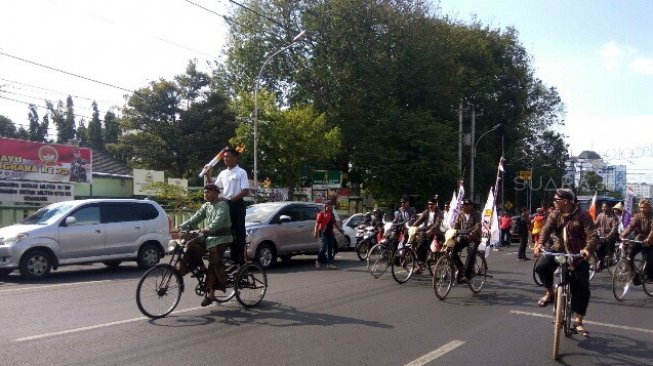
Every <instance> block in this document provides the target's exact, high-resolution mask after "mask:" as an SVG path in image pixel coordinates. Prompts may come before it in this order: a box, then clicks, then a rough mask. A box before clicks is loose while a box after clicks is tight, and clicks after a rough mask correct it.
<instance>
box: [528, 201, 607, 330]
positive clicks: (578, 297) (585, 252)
mask: <svg viewBox="0 0 653 366" xmlns="http://www.w3.org/2000/svg"><path fill="white" fill-rule="evenodd" d="M553 205H554V206H555V209H554V210H553V212H551V213H550V214H549V215H548V216H547V219H546V222H545V223H544V227H542V231H541V232H540V239H539V241H538V242H537V244H536V245H535V247H534V248H533V251H534V255H535V256H536V257H537V256H539V255H540V252H541V250H542V248H543V247H544V243H547V241H548V240H549V239H551V238H552V239H553V244H552V245H551V249H550V250H551V251H553V252H558V253H563V252H565V253H568V254H579V253H580V254H582V256H583V257H582V258H578V259H575V260H574V261H573V263H572V269H573V270H572V273H571V279H570V290H571V309H572V310H573V312H574V313H575V315H576V322H575V325H574V327H575V328H576V331H577V332H578V334H580V335H582V336H585V337H588V336H589V332H588V331H587V330H586V329H585V327H584V326H583V318H584V316H585V314H586V312H587V305H588V304H589V300H590V274H589V269H590V266H589V263H588V262H587V258H589V257H590V255H591V253H592V252H594V250H595V249H596V244H597V242H598V235H597V231H596V226H595V225H594V222H593V220H592V217H591V216H590V214H589V213H588V212H586V211H583V210H581V208H580V206H579V205H578V204H576V195H575V194H574V192H573V191H572V190H571V189H569V188H559V189H557V190H556V193H555V196H554V197H553ZM556 268H558V263H557V262H556V261H555V257H553V256H545V257H544V258H542V260H540V261H539V262H538V264H537V267H536V268H535V272H537V274H538V275H539V276H540V280H541V281H542V283H543V284H544V287H545V288H546V292H545V293H544V296H543V297H542V298H541V299H539V300H538V302H537V304H538V305H539V306H546V305H547V304H548V303H550V302H551V301H553V299H554V295H553V272H555V270H556Z"/></svg>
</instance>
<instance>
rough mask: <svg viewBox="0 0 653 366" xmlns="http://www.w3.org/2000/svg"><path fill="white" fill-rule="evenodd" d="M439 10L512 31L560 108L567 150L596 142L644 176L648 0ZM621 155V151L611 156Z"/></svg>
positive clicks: (650, 52) (652, 48)
mask: <svg viewBox="0 0 653 366" xmlns="http://www.w3.org/2000/svg"><path fill="white" fill-rule="evenodd" d="M439 3H440V8H441V9H440V12H441V13H442V14H448V15H450V16H451V17H453V18H455V19H459V20H461V21H464V22H469V21H470V20H471V19H473V17H474V16H475V17H476V18H477V19H478V20H480V21H482V22H483V23H484V24H489V25H491V26H493V27H498V28H504V29H505V28H506V27H508V26H512V27H514V28H516V29H517V30H518V32H519V38H520V40H521V43H522V45H523V46H524V47H525V48H526V50H527V51H528V53H529V54H530V55H531V56H532V57H533V61H534V66H535V70H536V76H537V77H538V78H540V79H542V80H543V81H544V82H545V83H546V84H548V85H550V86H555V87H556V88H557V89H558V92H559V93H560V96H561V97H562V100H563V102H564V103H565V106H566V109H567V115H566V121H565V126H563V127H562V128H560V129H559V131H560V132H561V133H563V134H564V135H566V136H567V138H566V140H567V142H568V143H569V144H570V150H571V153H572V154H574V155H577V154H579V153H580V152H581V151H583V150H595V151H597V152H599V153H600V154H602V155H603V156H604V157H605V158H608V159H609V160H610V161H611V162H613V163H616V164H625V165H628V169H629V179H633V180H635V181H640V180H643V179H647V180H649V181H653V180H651V177H650V175H653V158H652V157H644V156H646V155H651V154H653V148H652V146H653V140H652V139H651V138H650V136H651V134H650V132H648V131H650V129H651V127H653V103H652V102H651V101H653V1H650V0H629V1H626V0H624V1H614V0H591V1H590V0H584V1H580V0H575V1H555V0H548V1H542V0H521V1H518V0H497V1H472V0H442V1H440V2H439ZM619 157H621V158H622V159H618V158H619Z"/></svg>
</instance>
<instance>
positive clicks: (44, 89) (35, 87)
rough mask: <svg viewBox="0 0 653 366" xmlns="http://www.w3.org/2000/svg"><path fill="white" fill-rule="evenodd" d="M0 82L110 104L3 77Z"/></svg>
mask: <svg viewBox="0 0 653 366" xmlns="http://www.w3.org/2000/svg"><path fill="white" fill-rule="evenodd" d="M0 80H3V81H7V82H10V83H13V84H17V85H22V86H26V87H28V88H33V89H38V90H43V91H45V92H48V93H49V94H61V95H70V96H71V97H74V98H78V99H86V100H90V101H96V102H97V101H100V102H107V103H111V102H110V101H108V100H102V99H95V98H89V97H83V96H80V95H75V94H71V93H68V92H64V91H60V90H54V89H48V88H44V87H40V86H37V85H31V84H27V83H22V82H20V81H15V80H9V79H5V78H3V77H0ZM8 86H10V87H12V88H15V89H19V90H25V89H22V88H19V87H17V86H14V85H8ZM0 92H1V90H0Z"/></svg>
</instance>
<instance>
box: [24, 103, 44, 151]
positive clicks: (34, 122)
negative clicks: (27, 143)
mask: <svg viewBox="0 0 653 366" xmlns="http://www.w3.org/2000/svg"><path fill="white" fill-rule="evenodd" d="M28 109H29V113H28V114H27V119H28V120H29V139H30V140H31V141H38V142H41V141H42V139H41V138H39V136H38V133H39V124H40V121H39V113H38V111H37V110H36V106H35V105H34V104H30V105H29V107H28Z"/></svg>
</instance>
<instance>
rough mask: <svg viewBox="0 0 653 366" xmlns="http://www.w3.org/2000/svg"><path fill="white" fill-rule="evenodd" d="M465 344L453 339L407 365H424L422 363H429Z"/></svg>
mask: <svg viewBox="0 0 653 366" xmlns="http://www.w3.org/2000/svg"><path fill="white" fill-rule="evenodd" d="M463 344H465V342H464V341H458V340H453V341H451V342H449V343H447V344H445V345H444V346H442V347H440V348H438V349H436V350H434V351H432V352H429V353H427V354H425V355H424V356H422V357H420V358H418V359H416V360H414V361H412V362H409V363H407V364H406V365H405V366H422V365H426V364H427V363H429V362H431V361H433V360H435V359H436V358H438V357H441V356H443V355H444V354H446V353H448V352H451V351H453V350H455V349H456V348H458V347H460V346H462V345H463Z"/></svg>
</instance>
